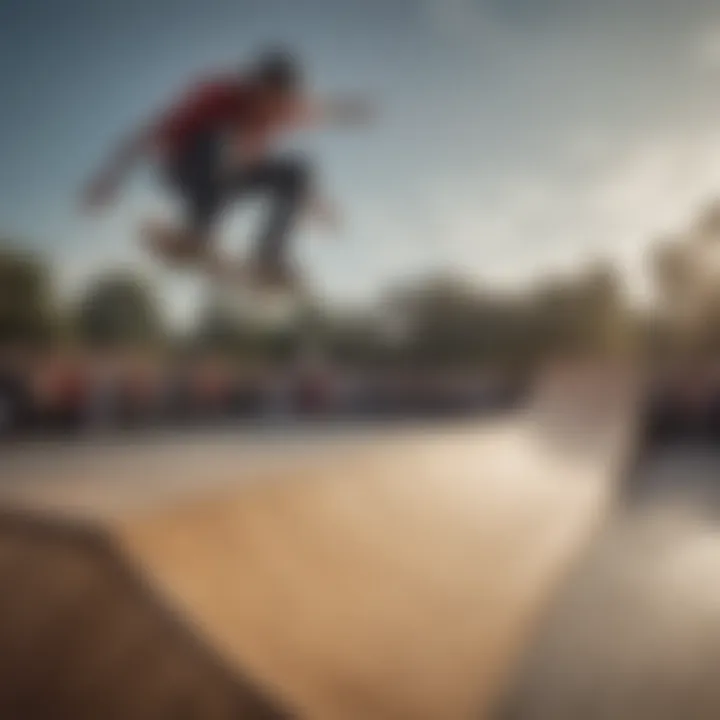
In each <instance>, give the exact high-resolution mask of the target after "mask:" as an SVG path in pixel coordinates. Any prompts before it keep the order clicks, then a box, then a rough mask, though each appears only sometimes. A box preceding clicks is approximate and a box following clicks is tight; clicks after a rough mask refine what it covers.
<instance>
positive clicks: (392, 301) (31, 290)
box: [0, 207, 720, 367]
mask: <svg viewBox="0 0 720 720" xmlns="http://www.w3.org/2000/svg"><path fill="white" fill-rule="evenodd" d="M715 243H717V247H718V249H720V211H719V210H718V209H717V207H712V208H710V209H709V210H708V211H706V212H705V213H703V214H702V215H701V217H700V218H699V219H698V221H697V222H696V223H693V225H692V226H691V227H690V228H689V229H688V231H687V232H686V233H683V234H682V235H678V236H676V237H673V238H667V239H664V240H662V241H660V242H658V243H655V245H654V246H653V247H652V249H651V253H650V254H649V256H648V261H649V262H648V271H649V273H650V274H651V278H650V279H651V281H652V285H653V287H654V288H655V290H656V298H655V302H654V303H652V304H650V305H647V306H644V307H643V309H642V310H640V309H638V308H637V307H636V306H634V305H633V303H631V302H630V300H629V297H628V293H627V292H626V288H625V286H624V284H623V280H622V277H621V275H620V274H619V272H618V271H617V269H616V268H615V267H613V265H612V264H610V263H596V264H593V265H591V266H589V267H586V268H583V269H580V270H578V271H577V272H576V273H574V274H572V275H566V276H556V277H545V278H543V279H542V280H540V281H538V282H536V283H535V284H533V285H532V286H530V287H527V288H525V289H524V291H523V292H515V293H510V292H497V291H490V290H488V289H486V288H483V287H482V286H481V285H480V286H475V285H469V284H468V283H465V282H462V281H460V280H458V279H457V278H453V277H448V276H436V277H426V278H421V279H417V280H415V281H414V282H407V283H405V284H404V285H402V286H399V287H395V288H392V289H390V290H389V291H388V292H387V293H385V294H384V295H383V296H382V297H381V298H380V299H379V300H378V301H377V302H376V303H375V304H374V306H372V307H368V308H365V309H364V310H362V311H356V312H343V313H339V312H334V311H333V309H332V308H328V307H327V306H323V305H321V304H317V305H315V306H313V305H312V304H310V305H309V306H308V307H306V308H305V309H304V311H303V312H302V313H300V314H299V315H298V316H297V317H296V318H295V320H294V321H293V322H290V323H286V324H284V325H283V326H282V327H277V326H273V325H267V324H264V323H263V322H259V321H257V320H256V319H253V318H251V317H249V316H247V315H245V316H241V315H239V314H237V313H235V312H232V311H231V310H230V309H228V308H227V307H226V306H223V304H222V303H220V302H217V300H216V299H214V298H208V300H207V302H206V303H205V306H204V307H203V308H202V309H201V311H200V312H199V313H198V315H197V321H196V322H195V324H194V325H193V326H192V327H191V328H190V329H189V330H187V331H185V332H183V333H177V332H173V331H171V330H170V329H169V326H168V323H167V321H166V318H165V317H164V316H163V313H162V312H161V310H160V308H161V304H160V303H159V302H158V298H157V297H156V295H155V290H154V288H153V287H152V285H151V284H149V283H148V282H146V281H145V280H144V279H143V278H142V276H140V275H137V274H135V273H134V272H133V271H130V270H122V271H118V272H110V273H104V274H101V275H99V276H98V277H95V278H93V279H91V280H90V281H89V282H88V284H87V286H86V287H85V288H84V289H83V290H82V292H80V293H79V295H78V297H77V298H76V299H74V300H73V301H65V302H63V301H61V300H60V298H59V297H58V295H57V294H56V293H55V291H54V280H53V272H52V268H51V267H50V266H49V265H48V264H47V263H45V262H44V261H43V259H42V258H40V257H37V256H34V255H31V254H30V253H28V252H24V251H22V250H18V248H17V247H13V246H12V245H11V244H9V243H4V244H0V342H2V343H3V345H8V344H17V343H24V344H34V345H35V346H54V345H57V344H72V345H77V346H80V347H83V348H85V347H88V348H103V349H108V348H110V349H112V348H126V347H146V348H158V349H163V350H168V351H171V352H175V351H180V350H186V349H193V348H202V349H203V350H213V351H217V352H220V353H222V354H224V355H226V356H229V357H232V358H238V359H252V360H257V361H267V362H272V361H274V360H278V359H282V358H284V357H288V356H290V355H292V354H293V353H297V352H298V351H300V350H302V349H303V348H307V347H308V345H312V346H313V347H319V348H321V349H322V351H323V352H324V353H326V354H329V355H330V356H332V357H336V358H338V359H341V360H347V361H350V362H354V363H371V364H377V363H381V364H388V363H390V364H393V363H409V364H412V365H413V366H416V367H424V366H432V367H456V366H468V365H471V366H473V367H477V366H478V365H487V366H497V365H502V366H503V367H508V366H518V367H523V366H527V365H529V364H534V363H536V362H538V361H540V360H542V359H543V358H544V357H546V356H547V355H548V354H558V353H559V354H564V353H592V354H598V353H600V354H606V353H607V354H617V353H629V352H631V353H643V354H645V355H646V356H648V357H650V358H653V359H657V358H661V357H665V356H672V355H673V354H677V353H678V352H694V353H705V354H708V353H709V354H714V353H716V352H718V351H720V281H719V280H718V279H716V278H715V276H714V275H713V268H712V263H711V262H710V256H711V255H712V254H713V252H714V249H715Z"/></svg>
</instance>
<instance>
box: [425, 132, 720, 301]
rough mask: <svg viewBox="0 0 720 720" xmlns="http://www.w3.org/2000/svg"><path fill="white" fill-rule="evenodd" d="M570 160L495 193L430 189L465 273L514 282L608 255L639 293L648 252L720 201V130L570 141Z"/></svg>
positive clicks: (430, 212)
mask: <svg viewBox="0 0 720 720" xmlns="http://www.w3.org/2000/svg"><path fill="white" fill-rule="evenodd" d="M565 156H566V159H567V160H568V162H567V163H565V164H564V166H563V167H562V168H561V169H555V170H548V171H547V172H546V173H540V172H536V173H534V174H526V175H522V174H520V175H516V176H514V177H512V176H511V177H507V178H505V179H504V180H501V179H498V180H497V184H496V188H495V190H494V191H493V192H491V193H489V194H487V193H486V194H484V195H480V194H479V193H477V192H474V191H473V186H474V181H473V179H472V178H470V177H466V178H464V179H460V178H456V179H455V180H454V181H452V182H450V181H447V180H446V181H443V182H436V183H434V184H432V186H430V187H428V190H427V193H428V195H427V203H426V204H425V213H426V218H429V219H428V220H426V222H433V223H435V225H436V226H437V227H439V228H443V229H444V244H445V249H446V253H447V255H448V257H449V258H451V259H452V262H453V264H454V266H455V267H456V268H457V269H458V270H460V271H462V272H465V273H467V274H470V275H474V276H475V277H476V278H483V279H488V280H490V281H491V282H492V281H500V282H509V283H511V284H514V283H518V282H520V283H524V282H526V281H528V280H530V279H532V278H534V277H537V276H538V275H541V274H543V273H546V272H549V271H555V270H561V271H565V270H569V269H572V268H574V267H577V266H578V265H580V264H583V263H586V262H588V261H591V260H594V259H598V258H607V259H611V260H614V261H617V262H618V263H619V264H620V265H621V266H622V267H623V268H624V269H625V270H626V272H627V273H628V277H629V278H630V281H631V283H632V286H633V288H634V289H635V290H637V291H638V292H642V291H643V286H644V283H643V262H644V257H645V253H646V250H647V248H648V246H649V245H650V244H651V243H652V242H653V241H654V240H656V239H658V238H659V237H662V236H663V235H665V234H668V233H672V232H676V231H678V230H682V229H683V228H684V227H686V226H687V225H688V224H689V223H690V222H691V221H692V220H693V218H694V217H695V215H696V214H697V213H698V212H699V211H700V209H701V208H702V207H703V206H704V205H706V204H707V203H709V202H710V201H711V200H712V199H714V198H715V197H717V196H720V131H714V130H709V131H707V132H705V133H700V134H696V135H692V136H691V135H689V134H683V133H680V132H677V133H675V134H665V135H656V136H654V137H647V138H641V139H639V140H637V141H636V142H634V143H631V144H629V145H628V146H627V147H625V148H618V147H614V146H613V145H612V143H609V142H603V141H602V139H601V137H599V136H597V137H596V136H594V135H591V136H588V139H587V142H579V143H569V145H568V147H567V148H566V151H565ZM578 157H580V158H581V159H582V160H583V163H584V164H582V163H581V165H580V166H579V169H578V166H577V164H574V163H573V162H572V161H573V160H575V161H577V158H578Z"/></svg>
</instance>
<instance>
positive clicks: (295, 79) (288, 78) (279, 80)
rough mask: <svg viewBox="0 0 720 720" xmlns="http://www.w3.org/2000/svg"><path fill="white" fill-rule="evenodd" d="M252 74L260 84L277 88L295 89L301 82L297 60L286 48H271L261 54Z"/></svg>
mask: <svg viewBox="0 0 720 720" xmlns="http://www.w3.org/2000/svg"><path fill="white" fill-rule="evenodd" d="M253 75H254V76H255V78H257V80H259V81H260V82H261V83H262V84H264V85H269V86H271V87H273V88H277V89H279V90H296V89H297V88H298V87H299V86H300V83H301V77H300V68H299V67H298V62H297V60H296V59H295V56H294V55H293V54H292V53H291V52H288V51H286V50H272V51H270V52H266V53H264V54H263V55H261V56H260V59H259V60H258V61H257V62H256V63H255V70H254V73H253Z"/></svg>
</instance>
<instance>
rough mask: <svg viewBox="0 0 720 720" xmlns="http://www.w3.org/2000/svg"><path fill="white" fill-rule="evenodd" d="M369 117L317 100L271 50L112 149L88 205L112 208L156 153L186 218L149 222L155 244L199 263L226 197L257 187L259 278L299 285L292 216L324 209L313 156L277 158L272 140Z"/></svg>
mask: <svg viewBox="0 0 720 720" xmlns="http://www.w3.org/2000/svg"><path fill="white" fill-rule="evenodd" d="M368 118H369V112H368V107H367V106H366V104H365V103H364V102H362V101H359V100H355V99H335V100H330V101H325V102H318V101H315V100H314V99H312V98H310V97H309V96H308V94H307V93H306V91H305V88H304V85H303V81H302V77H301V69H300V67H299V65H298V63H297V62H296V61H295V59H294V57H293V56H292V55H291V54H290V53H287V52H284V51H280V52H277V51H273V52H269V53H266V54H264V55H262V56H261V57H260V58H259V59H258V60H257V61H256V62H254V63H252V64H251V65H250V66H249V67H247V68H242V69H241V70H239V71H236V72H231V73H229V74H227V75H224V76H219V77H213V78H210V79H208V80H205V81H203V82H200V83H199V84H197V85H195V86H193V87H191V88H190V89H189V90H188V92H187V93H186V94H185V95H184V97H182V98H181V99H180V101H179V102H178V103H177V104H176V105H174V106H173V107H171V108H170V109H169V110H167V111H166V112H164V113H161V114H160V115H159V117H158V118H157V119H156V120H154V121H153V122H151V123H149V124H148V125H147V126H146V127H143V128H141V129H140V130H139V131H137V132H136V133H134V134H133V135H132V136H131V137H130V139H129V140H128V142H126V143H125V144H123V145H122V146H121V147H120V148H119V149H118V150H117V152H116V153H114V154H113V156H112V157H111V158H110V160H109V162H108V163H107V165H105V166H104V168H103V169H102V170H101V172H100V173H98V175H97V176H95V177H94V178H93V180H92V181H91V182H90V183H89V185H88V187H87V188H86V189H85V193H84V200H85V203H86V205H87V206H88V207H100V206H103V205H106V204H108V203H109V202H110V201H111V200H112V199H113V197H114V196H115V194H116V193H117V191H118V189H119V187H120V185H121V184H122V181H123V180H124V178H125V177H126V175H127V174H128V172H129V170H130V169H131V168H132V167H133V166H134V165H135V163H136V162H137V161H138V160H140V159H143V158H144V159H148V158H150V159H152V160H153V161H154V162H155V163H156V164H157V166H159V168H160V170H161V176H162V178H163V180H164V182H165V184H166V185H167V186H168V187H169V188H170V189H171V191H172V192H173V193H175V194H176V195H177V196H179V198H180V199H181V202H182V206H183V208H184V218H183V222H182V225H181V227H179V228H169V227H165V226H161V225H160V226H158V225H156V226H155V227H153V228H150V229H149V236H148V239H149V241H150V244H151V246H152V247H153V248H154V249H155V250H156V251H160V252H161V253H162V254H163V256H164V257H167V258H173V259H184V260H188V259H190V260H197V259H208V258H209V257H210V256H212V255H213V242H214V240H213V233H214V230H215V228H216V225H217V221H218V219H219V217H220V214H221V212H222V210H223V209H225V208H226V207H227V205H228V204H229V203H231V202H236V201H238V200H240V199H242V198H244V197H246V196H247V195H248V194H251V193H261V194H267V195H270V196H271V198H272V208H271V211H270V213H269V216H268V219H267V222H266V224H265V227H264V228H263V229H262V231H261V233H260V236H259V238H258V241H257V245H256V249H255V257H254V260H253V262H252V264H251V267H252V274H253V276H254V277H255V278H258V279H260V281H261V282H263V283H268V284H279V285H282V286H285V285H288V284H292V282H293V277H292V272H291V270H290V268H289V265H288V263H287V260H286V245H287V242H288V239H289V237H290V234H291V232H292V228H293V224H294V221H295V220H296V219H297V218H298V215H299V213H300V212H301V211H302V210H303V208H306V209H307V208H311V207H312V208H314V209H315V211H319V212H324V211H325V210H326V209H325V208H323V207H322V206H321V205H319V201H318V199H317V198H316V196H315V195H314V191H313V188H312V177H311V169H310V167H309V165H308V163H307V161H306V160H304V159H302V158H299V157H293V156H283V155H279V154H275V153H274V152H273V150H274V144H275V141H277V140H278V139H279V138H280V137H281V136H282V135H283V134H284V133H286V132H288V131H291V130H294V129H298V128H301V127H309V126H313V125H318V124H320V123H324V122H328V121H329V122H340V123H355V122H362V121H364V120H366V119H368Z"/></svg>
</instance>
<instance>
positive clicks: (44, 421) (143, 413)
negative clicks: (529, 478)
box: [0, 351, 518, 437]
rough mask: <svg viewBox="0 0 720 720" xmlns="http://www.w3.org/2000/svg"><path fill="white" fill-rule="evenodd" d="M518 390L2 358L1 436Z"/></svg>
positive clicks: (381, 410)
mask: <svg viewBox="0 0 720 720" xmlns="http://www.w3.org/2000/svg"><path fill="white" fill-rule="evenodd" d="M517 392H518V391H517V389H516V388H513V387H511V386H510V385H508V384H507V383H501V382H499V381H498V380H497V378H492V379H491V378H489V377H488V376H487V375H485V374H483V373H469V372H467V371H466V372H452V373H450V372H440V371H435V372H433V371H419V370H414V371H409V370H408V369H407V368H406V369H392V370H382V371H381V370H375V371H367V370H366V371H359V370H351V369H348V368H344V369H341V368H338V367H333V366H332V365H330V364H329V363H327V362H320V361H317V360H315V361H310V362H297V363H293V364H292V365H284V366H278V367H268V366H263V365H260V366H252V365H242V364H237V363H231V362H228V361H226V360H224V359H222V358H219V357H213V356H208V355H206V356H203V355H198V356H194V357H191V358H183V359H182V360H178V359H175V360H168V359H166V358H164V359H161V358H157V357H153V356H148V355H144V354H141V353H140V354H125V355H122V356H121V355H119V354H117V353H112V354H106V355H102V354H89V353H82V352H79V351H75V352H71V351H66V352H62V353H59V352H53V353H49V354H35V355H30V354H23V353H19V352H15V353H13V352H6V353H4V354H2V355H0V435H1V436H3V437H14V436H17V435H33V434H34V435H41V434H47V433H62V432H65V433H68V432H70V433H73V432H82V431H86V430H100V429H122V428H142V427H153V426H173V425H193V424H197V425H201V424H207V423H212V422H225V421H228V422H230V421H234V420H235V421H241V420H247V421H252V420H261V419H265V418H271V419H272V418H274V419H290V420H292V419H307V418H317V417H327V418H333V417H357V418H391V417H403V418H405V417H406V418H410V417H428V416H431V417H432V416H435V417H437V416H443V415H445V416H447V415H461V414H469V413H473V412H477V411H480V410H483V411H487V410H490V409H495V408H498V409H500V408H504V407H507V406H508V405H512V404H513V403H514V402H515V399H516V395H517Z"/></svg>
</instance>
